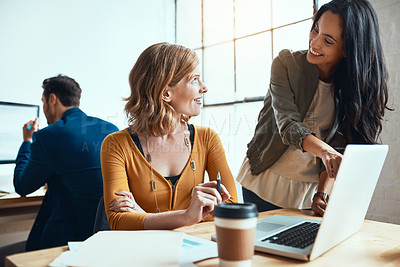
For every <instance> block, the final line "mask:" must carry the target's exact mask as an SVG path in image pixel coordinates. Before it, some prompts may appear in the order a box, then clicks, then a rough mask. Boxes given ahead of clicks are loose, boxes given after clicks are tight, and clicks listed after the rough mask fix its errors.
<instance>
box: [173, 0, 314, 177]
mask: <svg viewBox="0 0 400 267" xmlns="http://www.w3.org/2000/svg"><path fill="white" fill-rule="evenodd" d="M320 2H322V1H320ZM317 6H318V0H176V10H177V14H176V42H177V43H179V44H183V45H185V46H188V47H190V48H192V49H194V50H195V51H196V53H197V54H198V56H199V57H200V58H201V64H202V66H201V69H202V76H203V80H204V82H205V84H206V85H207V87H208V89H209V91H208V93H206V94H205V96H204V109H203V111H202V114H201V115H200V117H199V118H196V119H195V121H194V122H195V123H197V124H201V125H204V126H207V127H211V128H213V129H214V130H216V131H217V133H218V134H219V135H220V138H221V140H222V143H223V145H224V148H225V151H226V154H227V158H228V163H229V165H230V167H231V170H232V173H233V175H234V177H236V175H237V173H238V171H239V168H240V165H241V162H242V160H243V158H244V156H245V153H246V144H247V143H248V142H249V141H250V139H251V138H252V136H253V132H254V128H255V126H256V123H257V116H258V113H259V111H260V109H261V108H262V105H263V102H262V100H263V98H264V96H265V94H266V93H267V91H268V86H269V79H270V67H271V63H272V60H273V58H275V57H276V56H277V55H278V53H279V51H281V50H282V49H292V50H301V49H307V48H308V33H309V31H310V28H311V25H312V16H313V13H314V10H315V9H316V7H317Z"/></svg>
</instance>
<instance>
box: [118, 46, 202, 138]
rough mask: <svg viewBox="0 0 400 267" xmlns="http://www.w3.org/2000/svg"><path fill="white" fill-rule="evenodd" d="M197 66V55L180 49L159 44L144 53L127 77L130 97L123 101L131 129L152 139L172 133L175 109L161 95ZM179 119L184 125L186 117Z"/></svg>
mask: <svg viewBox="0 0 400 267" xmlns="http://www.w3.org/2000/svg"><path fill="white" fill-rule="evenodd" d="M198 65H199V60H198V58H197V55H196V53H195V52H194V51H193V50H191V49H189V48H186V47H184V46H181V45H176V44H169V43H159V44H154V45H152V46H150V47H148V48H147V49H146V50H144V51H143V52H142V54H141V55H140V56H139V58H138V60H137V61H136V64H135V65H134V66H133V68H132V70H131V72H130V74H129V84H130V87H131V95H130V96H129V97H127V98H126V99H125V100H126V101H128V102H127V103H126V105H125V112H126V114H127V117H128V120H129V126H130V128H131V129H132V130H133V131H134V132H136V133H138V134H150V135H153V136H162V135H166V134H168V133H170V132H171V131H173V129H175V127H176V125H177V123H179V121H177V120H176V115H175V114H176V113H175V110H174V108H173V107H172V106H171V105H170V104H169V103H167V102H164V101H163V100H162V92H163V90H164V89H165V88H166V87H167V86H174V85H176V84H177V83H178V82H179V81H180V80H182V79H183V78H184V77H185V76H186V75H188V74H189V73H191V72H192V71H193V70H194V69H195V68H196V67H197V66H198ZM181 119H182V120H184V121H186V122H187V121H188V120H189V117H188V116H187V115H182V118H181Z"/></svg>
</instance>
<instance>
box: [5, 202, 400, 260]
mask: <svg viewBox="0 0 400 267" xmlns="http://www.w3.org/2000/svg"><path fill="white" fill-rule="evenodd" d="M275 214H280V215H289V216H297V217H305V218H313V219H316V218H318V217H315V216H312V215H311V212H308V211H299V210H290V209H283V210H276V211H269V212H263V213H260V215H259V218H265V217H268V216H272V215H275ZM177 230H178V231H183V232H185V233H187V234H191V235H194V236H197V237H201V238H205V239H210V237H211V235H212V234H214V233H215V227H214V223H213V222H206V223H200V224H196V225H192V226H187V227H182V228H179V229H177ZM67 249H68V248H67V247H66V246H64V247H57V248H52V249H44V250H39V251H34V252H27V253H20V254H15V255H11V256H8V257H7V258H6V261H5V266H6V267H11V266H27V263H29V266H32V267H43V266H47V265H48V264H49V263H50V262H51V261H52V260H53V259H54V258H56V257H57V256H58V255H60V254H61V252H63V251H65V250H67ZM196 265H197V266H207V267H212V266H218V259H217V258H214V259H208V260H204V261H201V262H198V263H196ZM300 265H302V266H305V265H306V266H362V267H365V266H400V225H395V224H387V223H380V222H374V221H368V220H366V221H365V222H364V225H363V226H362V228H361V230H360V231H359V232H358V233H356V234H355V235H353V236H352V237H350V238H349V239H347V240H345V241H344V242H343V243H341V244H339V245H338V246H337V247H335V248H333V249H331V250H330V251H328V252H327V253H325V254H324V255H322V256H321V257H319V258H317V259H315V260H314V261H312V262H301V261H296V260H291V259H287V258H284V257H279V256H273V255H270V254H263V253H258V252H256V253H255V255H254V257H253V266H285V267H286V266H300Z"/></svg>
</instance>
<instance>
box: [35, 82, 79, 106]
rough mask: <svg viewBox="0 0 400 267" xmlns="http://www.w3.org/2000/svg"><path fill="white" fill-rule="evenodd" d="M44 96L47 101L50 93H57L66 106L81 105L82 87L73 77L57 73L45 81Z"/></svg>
mask: <svg viewBox="0 0 400 267" xmlns="http://www.w3.org/2000/svg"><path fill="white" fill-rule="evenodd" d="M42 87H43V96H44V97H45V99H46V101H48V100H49V95H50V94H55V95H56V96H57V97H58V99H59V100H60V102H61V104H63V106H65V107H70V106H76V107H79V100H80V98H81V93H82V89H81V88H80V86H79V84H78V83H77V82H76V81H75V80H74V79H72V78H70V77H68V76H65V75H61V74H59V75H57V76H55V77H51V78H48V79H46V80H44V81H43V85H42Z"/></svg>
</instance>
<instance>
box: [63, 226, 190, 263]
mask: <svg viewBox="0 0 400 267" xmlns="http://www.w3.org/2000/svg"><path fill="white" fill-rule="evenodd" d="M182 239H183V233H181V232H174V231H149V230H146V231H100V232H98V233H96V234H95V235H93V236H91V237H90V238H88V239H87V240H86V241H84V242H83V243H82V244H81V246H80V247H79V248H78V249H77V250H76V252H75V253H74V252H73V253H72V254H70V255H69V256H68V259H66V260H64V261H63V264H64V266H66V265H67V266H178V265H179V259H180V254H181V247H182Z"/></svg>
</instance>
